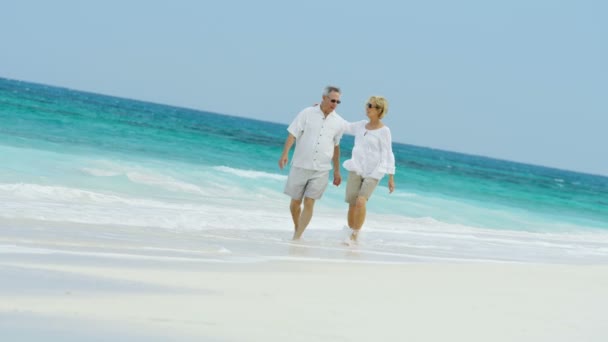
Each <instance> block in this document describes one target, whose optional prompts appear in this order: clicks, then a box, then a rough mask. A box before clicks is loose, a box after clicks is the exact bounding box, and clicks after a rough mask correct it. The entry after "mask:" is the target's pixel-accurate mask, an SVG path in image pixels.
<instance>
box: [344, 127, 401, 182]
mask: <svg viewBox="0 0 608 342" xmlns="http://www.w3.org/2000/svg"><path fill="white" fill-rule="evenodd" d="M366 124H367V121H365V120H362V121H357V122H351V123H347V125H346V133H348V134H352V135H354V136H355V145H354V147H353V151H352V156H351V159H348V160H347V161H345V162H344V163H343V164H342V166H344V168H345V169H347V170H348V171H353V172H355V173H357V174H358V175H360V176H361V177H363V178H374V179H378V180H380V179H382V177H384V175H385V174H391V175H392V174H395V155H394V154H393V147H392V138H391V130H390V129H389V128H388V127H387V126H384V127H382V128H378V129H374V130H368V129H366V128H365V125H366Z"/></svg>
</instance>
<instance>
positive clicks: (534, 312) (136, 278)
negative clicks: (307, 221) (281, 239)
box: [0, 224, 608, 342]
mask: <svg viewBox="0 0 608 342" xmlns="http://www.w3.org/2000/svg"><path fill="white" fill-rule="evenodd" d="M27 227H32V228H24V227H21V228H20V229H4V228H3V231H4V234H3V235H2V238H0V279H2V281H1V282H0V296H1V300H0V331H2V335H3V340H6V341H39V340H45V341H83V340H87V341H109V340H112V341H286V340H289V341H553V342H554V341H605V340H606V338H608V328H606V325H605V324H604V323H605V317H604V314H603V313H604V311H605V308H606V307H608V290H606V289H607V288H608V267H607V266H605V265H556V264H533V263H507V262H500V263H498V262H467V263H462V262H460V263H442V262H417V263H416V262H412V263H394V264H391V263H375V262H358V261H356V260H354V259H349V258H336V259H333V260H330V261H328V260H322V259H319V260H315V258H314V255H313V257H308V258H301V257H294V256H297V255H298V254H297V253H298V250H299V249H301V248H308V247H306V246H298V245H297V244H289V243H286V244H285V245H286V246H287V247H286V250H285V251H286V253H285V259H284V260H265V261H261V260H256V259H252V258H247V256H246V255H245V254H244V253H239V255H234V253H232V252H229V251H227V250H225V249H221V248H220V249H217V250H215V251H214V250H213V249H212V248H207V250H205V249H204V248H201V249H196V248H194V247H193V246H196V245H197V244H199V243H200V244H201V245H204V241H202V238H201V236H200V234H199V233H196V232H182V233H180V234H176V233H172V232H169V231H166V230H155V229H151V228H146V229H143V228H142V229H139V228H128V229H122V230H116V229H107V230H104V229H102V228H100V227H98V228H97V229H92V228H91V227H89V228H88V229H87V231H86V233H83V232H82V231H81V230H78V229H76V227H67V228H63V229H56V230H54V231H53V230H51V229H48V227H45V229H41V228H40V227H38V228H33V227H35V226H33V225H31V224H29V225H27ZM110 231H113V232H114V233H113V234H110V233H109V232H110ZM161 245H164V246H170V247H166V248H161V247H159V246H161ZM348 248H351V249H352V247H345V252H349V253H356V250H354V251H353V250H351V251H348ZM309 256H310V255H309Z"/></svg>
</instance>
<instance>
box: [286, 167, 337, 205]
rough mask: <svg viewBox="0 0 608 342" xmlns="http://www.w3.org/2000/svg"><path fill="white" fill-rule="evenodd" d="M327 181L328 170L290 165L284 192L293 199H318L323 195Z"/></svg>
mask: <svg viewBox="0 0 608 342" xmlns="http://www.w3.org/2000/svg"><path fill="white" fill-rule="evenodd" d="M328 182H329V170H325V171H317V170H306V169H302V168H299V167H295V166H292V167H291V170H289V176H288V177H287V184H285V191H284V192H285V193H286V194H287V195H289V196H290V197H291V198H292V199H295V200H302V199H303V198H304V197H308V198H312V199H315V200H318V199H320V198H321V197H322V196H323V192H325V189H326V188H327V183H328Z"/></svg>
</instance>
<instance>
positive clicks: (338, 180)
mask: <svg viewBox="0 0 608 342" xmlns="http://www.w3.org/2000/svg"><path fill="white" fill-rule="evenodd" d="M332 162H333V163H334V185H335V186H338V185H340V183H342V176H341V175H340V145H335V146H334V156H333V157H332Z"/></svg>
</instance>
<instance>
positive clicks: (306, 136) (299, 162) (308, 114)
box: [287, 106, 347, 171]
mask: <svg viewBox="0 0 608 342" xmlns="http://www.w3.org/2000/svg"><path fill="white" fill-rule="evenodd" d="M346 124H347V122H346V121H345V120H344V119H343V118H342V117H341V116H340V115H338V113H336V112H335V111H333V112H331V113H329V114H328V115H327V116H325V114H323V112H322V111H321V108H320V106H314V107H308V108H306V109H304V110H302V111H301V112H300V113H299V114H298V115H297V116H296V118H295V119H294V120H293V122H292V123H291V124H290V125H289V127H288V128H287V131H288V132H289V133H291V134H292V135H293V136H294V137H295V138H296V148H295V152H294V154H293V158H292V165H293V166H296V167H300V168H303V169H308V170H319V171H325V170H331V168H332V164H331V161H332V157H333V154H334V147H335V146H337V145H339V144H340V139H342V135H343V134H344V130H345V129H346Z"/></svg>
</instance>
